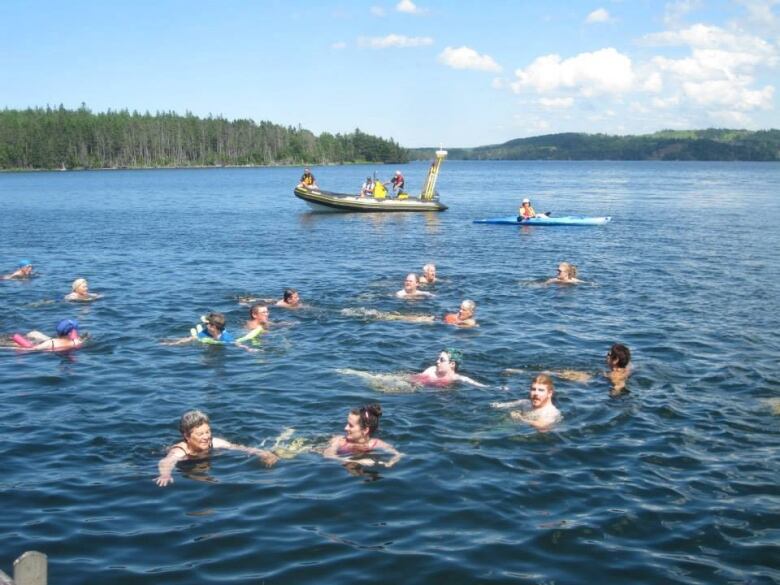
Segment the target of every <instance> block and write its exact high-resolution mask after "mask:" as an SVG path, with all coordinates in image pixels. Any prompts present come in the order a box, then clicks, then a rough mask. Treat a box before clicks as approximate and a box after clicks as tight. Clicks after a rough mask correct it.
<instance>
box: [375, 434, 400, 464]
mask: <svg viewBox="0 0 780 585" xmlns="http://www.w3.org/2000/svg"><path fill="white" fill-rule="evenodd" d="M376 448H377V449H380V450H382V451H384V452H386V453H390V454H391V455H392V457H391V458H390V460H389V461H387V462H385V461H380V462H379V465H384V466H385V467H392V466H393V465H395V464H396V463H398V462H399V461H400V460H401V457H403V453H401V452H400V451H398V450H397V449H396V448H395V447H393V446H392V445H391V444H390V443H386V442H384V441H383V440H382V439H377V440H376Z"/></svg>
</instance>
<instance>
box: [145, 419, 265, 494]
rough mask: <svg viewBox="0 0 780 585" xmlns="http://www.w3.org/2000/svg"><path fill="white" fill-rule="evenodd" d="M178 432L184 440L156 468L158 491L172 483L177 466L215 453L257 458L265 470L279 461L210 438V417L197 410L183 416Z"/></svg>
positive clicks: (248, 449) (259, 452)
mask: <svg viewBox="0 0 780 585" xmlns="http://www.w3.org/2000/svg"><path fill="white" fill-rule="evenodd" d="M179 432H180V433H181V436H182V439H183V440H182V441H179V442H178V443H176V444H175V445H173V446H172V447H170V448H169V449H168V453H167V455H166V456H165V457H163V458H162V459H160V462H159V463H158V464H157V468H158V471H159V473H160V474H159V475H158V476H157V479H155V480H154V481H155V483H156V484H157V485H158V486H160V487H165V486H166V485H168V484H170V483H173V476H172V472H173V468H174V467H176V464H177V463H179V462H183V461H203V460H206V459H208V458H209V456H210V455H211V452H212V451H213V450H214V449H229V450H231V451H242V452H244V453H249V454H250V455H256V456H258V457H259V458H260V459H261V460H262V462H263V463H264V464H265V465H266V467H271V466H272V465H273V464H274V463H276V462H277V461H278V460H279V458H278V457H277V456H276V455H274V454H273V453H271V452H270V451H266V450H264V449H257V448H255V447H245V446H244V445H238V444H236V443H231V442H229V441H226V440H225V439H222V438H220V437H213V436H212V435H211V423H210V421H209V417H208V416H207V415H206V414H204V413H203V412H201V411H199V410H190V411H188V412H185V413H184V414H183V415H182V417H181V420H180V421H179Z"/></svg>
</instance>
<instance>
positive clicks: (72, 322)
mask: <svg viewBox="0 0 780 585" xmlns="http://www.w3.org/2000/svg"><path fill="white" fill-rule="evenodd" d="M56 331H57V335H58V336H59V337H70V338H71V339H73V338H75V337H78V335H79V322H78V321H77V320H76V319H63V320H62V321H60V322H59V323H57V328H56Z"/></svg>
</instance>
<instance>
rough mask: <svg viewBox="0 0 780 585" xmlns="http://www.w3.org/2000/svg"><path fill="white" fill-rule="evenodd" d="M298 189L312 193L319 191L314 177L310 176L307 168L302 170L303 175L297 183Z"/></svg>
mask: <svg viewBox="0 0 780 585" xmlns="http://www.w3.org/2000/svg"><path fill="white" fill-rule="evenodd" d="M298 186H299V187H303V188H304V189H310V190H312V191H319V189H320V188H319V187H318V186H317V181H316V179H315V178H314V175H312V174H311V170H310V169H309V168H308V167H307V168H305V169H303V175H301V182H300V183H298Z"/></svg>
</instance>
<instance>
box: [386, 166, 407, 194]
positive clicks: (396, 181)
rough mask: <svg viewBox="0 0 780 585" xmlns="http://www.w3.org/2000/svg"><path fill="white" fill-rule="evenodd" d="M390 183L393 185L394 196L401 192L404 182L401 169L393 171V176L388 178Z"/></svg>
mask: <svg viewBox="0 0 780 585" xmlns="http://www.w3.org/2000/svg"><path fill="white" fill-rule="evenodd" d="M390 184H391V185H392V186H393V194H394V195H395V196H396V197H397V196H398V195H400V194H401V193H402V192H403V190H404V185H405V184H406V182H405V181H404V176H403V175H402V174H401V171H396V172H395V175H394V176H393V178H392V179H390Z"/></svg>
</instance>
